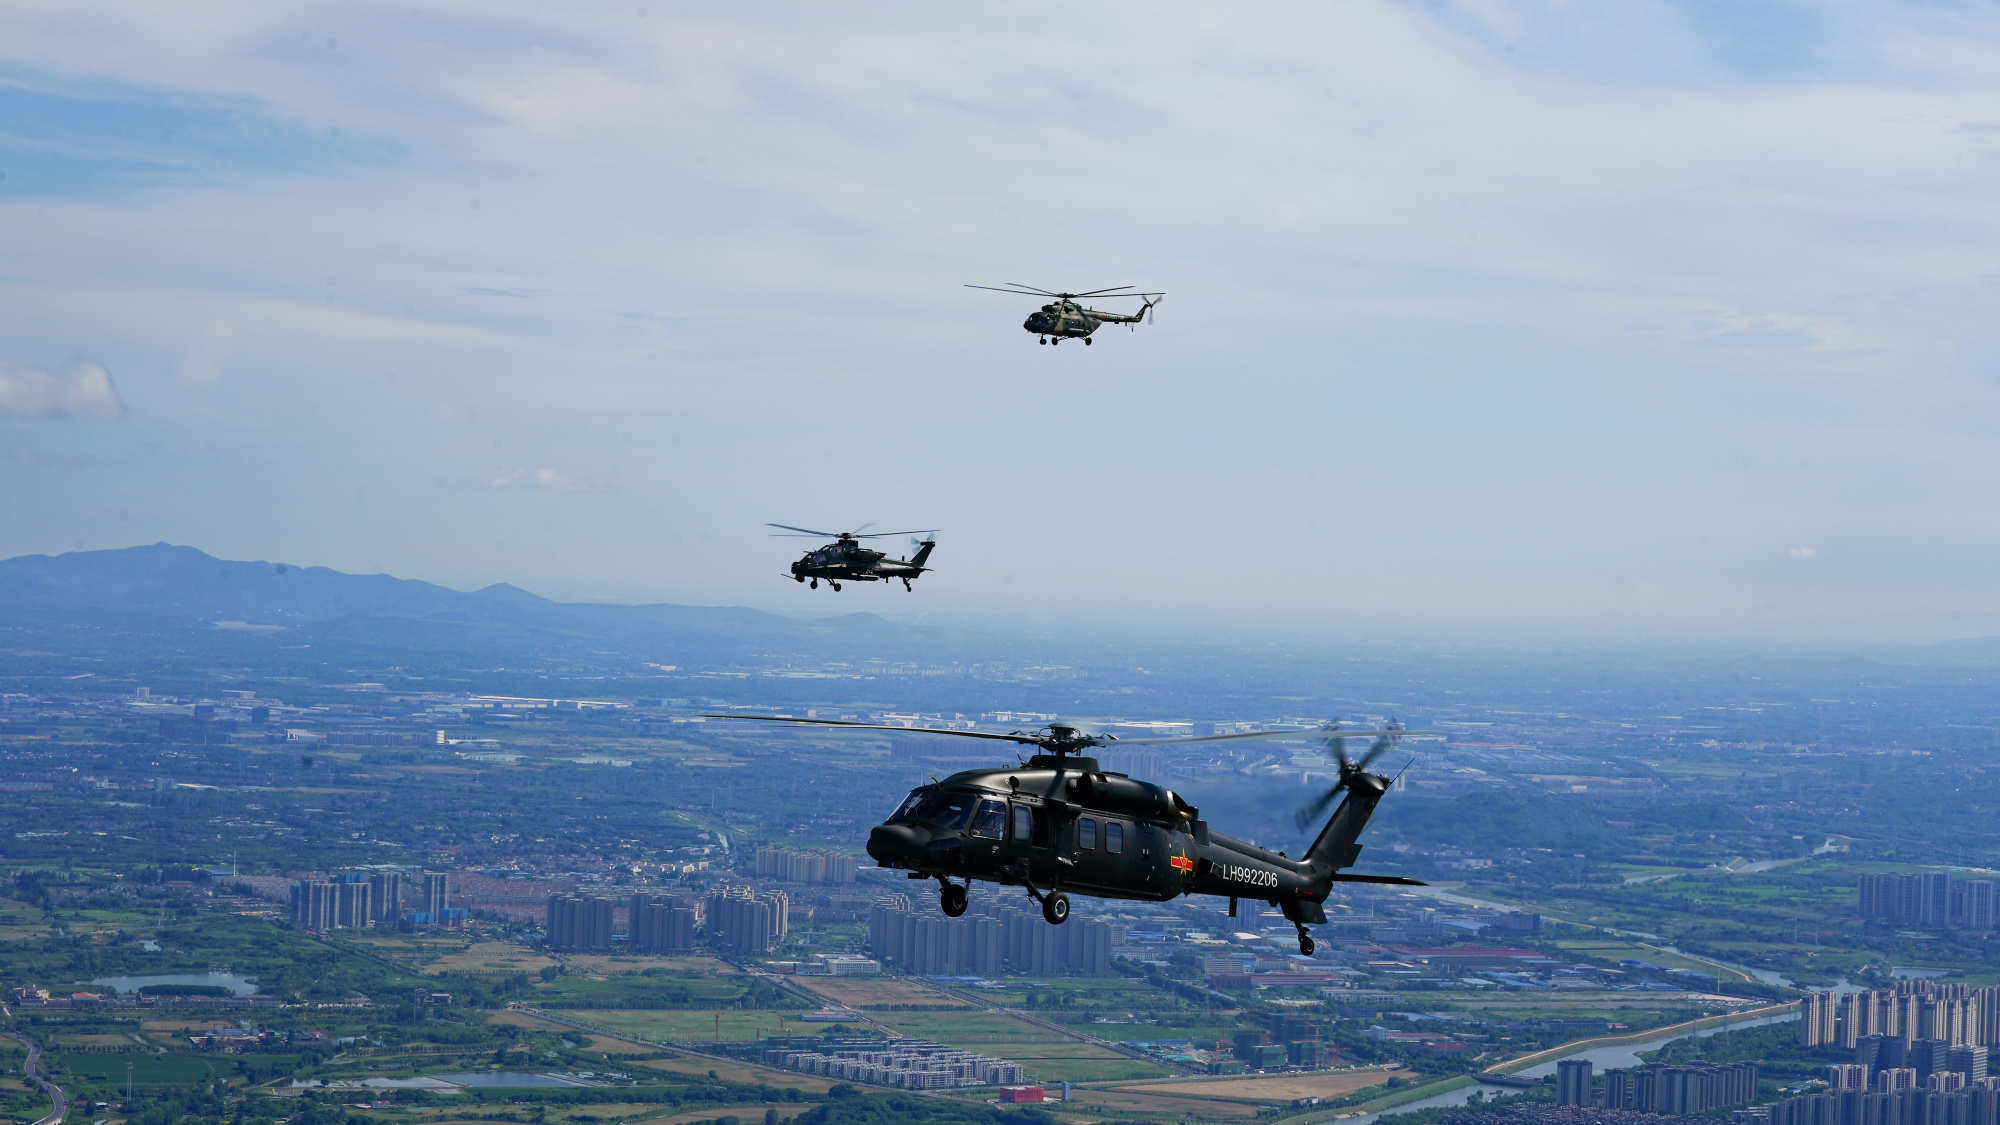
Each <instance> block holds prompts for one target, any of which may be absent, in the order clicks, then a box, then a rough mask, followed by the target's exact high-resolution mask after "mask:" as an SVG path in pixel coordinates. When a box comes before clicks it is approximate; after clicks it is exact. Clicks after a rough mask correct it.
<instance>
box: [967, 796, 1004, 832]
mask: <svg viewBox="0 0 2000 1125" xmlns="http://www.w3.org/2000/svg"><path fill="white" fill-rule="evenodd" d="M1006 828H1007V805H1006V803H1005V802H1003V801H981V802H979V815H977V816H975V817H973V818H972V834H973V835H974V836H978V837H980V838H981V839H985V840H998V839H999V838H1000V835H1001V833H1002V832H1004V831H1006Z"/></svg>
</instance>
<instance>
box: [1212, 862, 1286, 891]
mask: <svg viewBox="0 0 2000 1125" xmlns="http://www.w3.org/2000/svg"><path fill="white" fill-rule="evenodd" d="M1222 877H1223V878H1225V879H1227V880H1229V881H1230V882H1232V883H1248V884H1250V885H1251V886H1253V887H1275V886H1277V885H1278V873H1277V872H1275V871H1263V870H1259V869H1258V868H1255V867H1238V866H1236V865H1235V864H1233V863H1225V864H1223V865H1222Z"/></svg>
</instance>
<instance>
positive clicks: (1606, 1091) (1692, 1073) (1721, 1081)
mask: <svg viewBox="0 0 2000 1125" xmlns="http://www.w3.org/2000/svg"><path fill="white" fill-rule="evenodd" d="M1756 1100H1757V1064H1756V1063H1747V1062H1746V1063H1736V1064H1733V1065H1722V1064H1717V1063H1692V1064H1688V1065H1684V1066H1668V1065H1665V1064H1661V1063H1653V1064H1651V1065H1648V1066H1639V1067H1631V1068H1625V1069H1612V1070H1607V1071H1605V1072H1604V1081H1603V1083H1602V1084H1601V1085H1599V1084H1595V1083H1594V1082H1593V1081H1592V1078H1591V1063H1590V1060H1589V1059H1564V1060H1562V1061H1561V1062H1559V1063H1557V1064H1556V1104H1558V1105H1578V1106H1596V1107H1601V1108H1604V1109H1629V1110H1637V1111H1639V1112H1642V1113H1662V1114H1672V1115H1676V1116H1683V1115H1693V1114H1699V1113H1708V1112H1709V1111H1711V1110H1717V1109H1727V1108H1729V1107H1730V1106H1736V1105H1743V1104H1745V1103H1746V1102H1753V1101H1756Z"/></svg>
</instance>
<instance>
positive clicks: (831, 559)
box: [764, 523, 937, 593]
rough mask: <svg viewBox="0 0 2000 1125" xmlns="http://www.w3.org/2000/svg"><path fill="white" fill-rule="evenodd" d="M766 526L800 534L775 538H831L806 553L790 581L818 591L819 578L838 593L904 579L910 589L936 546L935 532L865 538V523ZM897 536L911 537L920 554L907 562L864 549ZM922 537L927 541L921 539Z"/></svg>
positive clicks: (889, 533)
mask: <svg viewBox="0 0 2000 1125" xmlns="http://www.w3.org/2000/svg"><path fill="white" fill-rule="evenodd" d="M764 526H766V527H782V528H784V529H785V530H786V531H790V532H797V533H798V534H797V535H780V536H777V537H776V538H780V539H795V538H798V537H799V536H810V537H811V538H814V539H832V540H833V542H831V543H828V544H827V545H826V546H824V547H821V548H819V549H818V550H815V551H807V552H806V553H805V557H803V558H801V559H799V561H797V562H795V563H793V564H792V573H791V578H792V580H793V581H795V582H805V581H808V580H810V581H811V583H812V587H811V588H812V589H815V590H817V589H819V582H820V579H822V578H824V579H826V582H827V585H829V586H832V587H833V589H834V592H835V593H839V592H840V584H841V583H842V582H894V581H896V580H897V579H901V580H902V582H903V589H905V590H911V589H912V587H911V586H910V580H911V579H913V578H921V577H923V575H924V572H925V571H927V570H929V569H930V567H927V566H925V565H924V563H926V562H928V561H930V557H931V549H932V548H934V547H936V546H937V532H936V531H878V532H875V533H874V534H872V535H863V534H861V533H862V532H863V531H866V530H867V529H868V527H869V525H868V524H865V523H864V524H862V525H861V526H860V527H857V528H855V529H854V530H853V531H812V530H810V529H807V528H803V527H792V526H790V525H789V524H782V523H772V524H765V525H764ZM898 535H907V536H910V545H911V546H913V547H915V548H916V549H917V553H916V554H914V555H911V556H910V557H909V558H907V559H892V558H890V557H889V555H888V552H886V551H875V550H870V549H869V548H868V547H866V546H863V545H862V543H861V540H863V539H888V538H893V537H895V536H898ZM919 535H922V536H924V538H922V539H918V538H917V536H919Z"/></svg>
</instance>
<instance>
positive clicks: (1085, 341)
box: [1083, 336, 1090, 348]
mask: <svg viewBox="0 0 2000 1125" xmlns="http://www.w3.org/2000/svg"><path fill="white" fill-rule="evenodd" d="M1083 346H1084V347H1086V348H1087V347H1089V346H1090V337H1088V336H1085V337H1084V338H1083Z"/></svg>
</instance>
